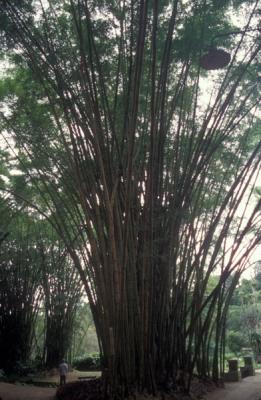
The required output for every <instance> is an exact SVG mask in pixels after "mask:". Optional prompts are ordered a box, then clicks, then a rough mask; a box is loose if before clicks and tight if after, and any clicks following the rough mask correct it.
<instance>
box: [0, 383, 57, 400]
mask: <svg viewBox="0 0 261 400" xmlns="http://www.w3.org/2000/svg"><path fill="white" fill-rule="evenodd" d="M55 392H56V389H52V388H40V387H36V386H21V385H11V384H10V383H3V382H1V383H0V396H1V398H2V400H52V399H53V398H54V395H55Z"/></svg>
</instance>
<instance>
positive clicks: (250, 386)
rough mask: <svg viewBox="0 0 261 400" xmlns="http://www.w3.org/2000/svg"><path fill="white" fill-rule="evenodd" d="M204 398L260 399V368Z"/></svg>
mask: <svg viewBox="0 0 261 400" xmlns="http://www.w3.org/2000/svg"><path fill="white" fill-rule="evenodd" d="M3 400H4V399H3ZM206 400H261V370H259V371H256V375H255V376H249V377H248V378H245V379H243V380H242V381H241V382H235V383H226V388H225V389H217V390H215V391H214V392H212V393H209V394H208V396H207V398H206Z"/></svg>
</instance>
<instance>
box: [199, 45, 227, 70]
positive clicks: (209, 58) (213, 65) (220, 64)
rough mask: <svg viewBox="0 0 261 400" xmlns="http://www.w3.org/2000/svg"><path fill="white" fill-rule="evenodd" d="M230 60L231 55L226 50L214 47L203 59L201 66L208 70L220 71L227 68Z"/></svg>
mask: <svg viewBox="0 0 261 400" xmlns="http://www.w3.org/2000/svg"><path fill="white" fill-rule="evenodd" d="M230 59H231V57H230V54H229V53H227V52H226V51H225V50H223V49H217V48H216V47H213V48H211V49H210V50H209V51H208V53H206V54H204V55H203V56H202V57H201V59H200V66H201V68H203V69H206V70H212V69H220V68H224V67H226V66H227V65H228V64H229V62H230Z"/></svg>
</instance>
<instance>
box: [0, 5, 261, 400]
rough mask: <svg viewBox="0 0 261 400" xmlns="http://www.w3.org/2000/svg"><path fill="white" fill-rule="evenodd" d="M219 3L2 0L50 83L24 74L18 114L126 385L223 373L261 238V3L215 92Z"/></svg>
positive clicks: (105, 348) (107, 371) (22, 145)
mask: <svg viewBox="0 0 261 400" xmlns="http://www.w3.org/2000/svg"><path fill="white" fill-rule="evenodd" d="M210 3H211V7H210V8H209V9H208V11H207V10H206V7H205V6H206V2H204V1H202V2H201V1H199V2H195V4H194V2H193V4H191V5H189V6H188V8H187V9H185V8H184V4H183V2H182V1H179V0H174V1H173V2H169V3H166V4H165V3H164V4H163V3H162V2H159V1H157V0H155V1H153V2H152V3H151V2H148V1H147V0H140V1H138V2H134V1H132V0H129V1H122V2H119V3H117V4H116V3H115V4H112V3H111V2H104V3H103V4H100V2H99V3H98V2H96V1H90V2H87V1H85V0H78V1H76V0H71V1H65V0H64V1H56V2H53V1H48V2H47V4H45V3H43V2H39V3H37V2H36V3H35V5H36V4H38V6H39V7H38V14H37V20H36V21H35V26H34V27H33V26H32V22H33V20H34V9H33V6H32V8H31V6H30V2H23V4H22V5H20V6H19V5H16V3H13V2H12V1H9V0H5V1H4V2H3V3H2V4H1V5H0V10H1V11H2V12H3V15H4V16H5V22H6V40H7V44H8V45H9V46H11V47H12V46H16V48H18V49H19V54H18V55H17V58H18V63H19V68H20V75H19V74H18V76H20V77H21V78H22V79H24V80H25V82H28V81H30V82H34V83H33V85H34V90H33V91H32V90H31V91H30V89H28V88H27V89H24V90H23V91H22V90H20V93H19V96H17V94H16V93H17V91H16V90H15V88H13V89H12V88H11V93H12V92H13V94H14V95H16V96H17V97H18V99H17V101H16V107H14V106H13V108H14V110H15V111H14V112H13V113H12V115H11V116H10V115H9V116H8V115H7V116H4V126H5V128H6V129H8V131H9V132H12V133H13V137H14V138H15V141H16V145H17V146H18V147H19V152H20V153H19V154H18V158H19V160H20V162H21V168H22V169H23V171H24V173H25V174H26V176H27V179H28V181H30V182H31V184H34V185H35V187H36V188H37V189H38V191H39V194H40V195H41V198H42V204H41V205H40V206H38V208H41V210H42V211H41V212H42V214H43V215H45V217H46V218H47V219H48V220H49V221H50V222H51V223H52V224H53V226H54V227H55V229H56V230H57V232H58V233H59V235H60V237H61V238H62V239H63V240H64V243H65V245H66V246H67V249H68V252H69V253H70V256H71V257H72V259H73V261H74V264H75V267H76V268H77V269H78V271H79V274H80V276H81V279H82V282H83V283H84V287H85V290H86V294H87V296H88V299H89V302H90V306H91V309H92V312H93V316H94V321H95V325H96V329H97V334H98V339H99V343H100V348H101V352H102V356H103V361H104V365H103V369H104V377H105V378H106V380H107V383H108V386H107V390H108V392H109V394H110V395H111V396H120V397H123V396H125V395H126V394H129V393H131V392H132V391H133V390H143V389H147V390H149V391H150V392H152V393H155V392H156V390H157V389H158V388H164V387H165V385H166V383H167V382H172V383H175V382H177V381H178V380H179V383H180V384H182V385H183V387H184V388H185V389H188V388H189V386H190V380H191V376H192V372H193V371H195V370H197V372H198V373H199V374H200V375H211V376H212V377H213V378H215V379H217V378H218V377H219V374H220V371H222V368H223V344H224V326H225V319H226V310H227V306H228V303H229V299H230V297H231V294H232V291H233V288H234V287H235V285H236V284H237V281H238V279H239V276H240V273H241V272H242V271H243V270H244V268H245V267H246V265H247V262H248V259H249V257H250V255H251V253H252V251H253V250H254V249H255V247H256V245H257V244H258V242H259V241H260V227H258V222H259V218H260V215H259V214H258V213H259V209H260V202H259V203H258V204H257V205H253V206H251V204H252V203H251V199H252V195H253V191H252V190H251V189H249V188H250V187H252V184H253V182H255V180H256V178H257V174H258V172H259V169H260V158H259V153H260V147H261V143H260V142H258V140H257V138H256V136H255V135H254V132H255V114H254V111H255V109H256V107H257V104H258V100H257V98H256V86H255V85H254V84H253V82H252V79H253V78H252V73H251V71H252V70H255V67H256V57H257V53H258V51H259V50H260V44H259V42H258V37H257V34H253V35H252V36H251V44H249V40H250V39H249V37H248V36H247V35H246V31H247V28H248V27H249V25H250V24H251V23H252V22H253V21H255V18H254V16H255V13H256V6H257V4H254V5H252V8H250V7H249V16H248V20H247V21H246V26H245V27H244V29H243V30H242V33H241V34H240V36H239V38H238V40H237V41H236V42H234V49H233V56H232V57H231V62H230V64H229V66H228V67H227V69H226V70H222V71H221V73H220V74H219V75H215V78H214V77H213V82H212V89H213V93H212V97H211V96H209V99H208V100H207V103H208V104H207V105H206V104H205V103H206V102H204V101H203V99H204V97H206V96H204V92H203V89H202V84H201V82H202V77H201V70H200V67H199V66H198V64H197V63H196V60H197V61H198V60H199V59H200V55H201V53H202V51H203V47H204V45H205V43H206V41H207V37H208V34H211V26H209V25H207V24H206V21H208V20H209V19H208V18H210V17H211V18H214V16H215V17H216V18H217V17H218V15H220V14H219V13H220V12H221V11H222V7H223V6H217V5H214V2H213V4H212V2H210ZM222 18H223V17H222ZM210 25H211V24H210ZM187 29H191V30H192V33H190V36H189V38H188V37H187V36H186V35H187ZM193 29H194V30H193ZM212 29H213V27H212ZM194 34H195V37H194V36H193V35H194ZM17 58H16V59H17ZM24 62H26V63H27V65H28V67H29V69H30V71H31V72H30V73H29V72H28V70H27V67H26V66H25V65H24ZM21 70H22V71H26V72H23V73H21ZM14 80H15V77H14ZM214 81H215V82H214ZM31 84H32V83H31ZM9 95H10V92H9ZM18 110H19V113H18ZM37 112H38V114H39V113H40V114H41V116H42V119H41V124H39V120H38V123H37V119H36V118H35V114H36V113H37ZM28 115H29V118H22V116H28ZM43 120H44V121H45V123H43ZM25 121H26V122H25ZM46 121H48V123H47V122H46ZM246 121H248V123H249V124H251V127H252V128H249V127H248V126H247V125H246ZM250 137H251V144H250V143H249V145H247V143H248V139H249V138H250ZM22 156H23V157H27V158H28V159H29V160H30V162H28V164H29V166H30V168H29V167H28V165H27V164H26V163H25V162H24V160H23V157H22ZM39 158H41V162H39ZM243 199H244V202H245V204H246V206H245V207H243V209H241V210H240V216H239V217H238V210H239V209H240V207H241V204H242V201H243ZM247 210H248V213H247V212H246V211H247ZM254 229H256V234H255V235H253V234H252V232H253V230H254ZM231 234H233V241H232V242H231V241H230V240H229V236H230V235H231ZM246 236H249V240H248V242H247V243H245V241H244V239H245V238H246ZM215 271H219V274H220V279H219V282H218V284H217V285H216V286H215V287H214V288H213V289H212V290H211V292H208V290H207V289H208V280H209V277H210V274H211V273H213V272H215ZM230 277H233V278H232V281H231V280H230ZM228 282H229V284H228ZM213 343H214V351H212V353H211V351H210V350H211V348H213V346H212V344H213ZM181 376H182V377H181Z"/></svg>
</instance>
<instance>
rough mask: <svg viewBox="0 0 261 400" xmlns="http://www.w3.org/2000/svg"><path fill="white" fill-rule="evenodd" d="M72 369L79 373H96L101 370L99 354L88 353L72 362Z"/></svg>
mask: <svg viewBox="0 0 261 400" xmlns="http://www.w3.org/2000/svg"><path fill="white" fill-rule="evenodd" d="M73 366H74V368H76V369H78V370H79V371H97V370H99V369H100V368H101V359H100V354H99V353H88V354H84V355H83V356H80V357H77V358H75V359H74V360H73Z"/></svg>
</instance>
